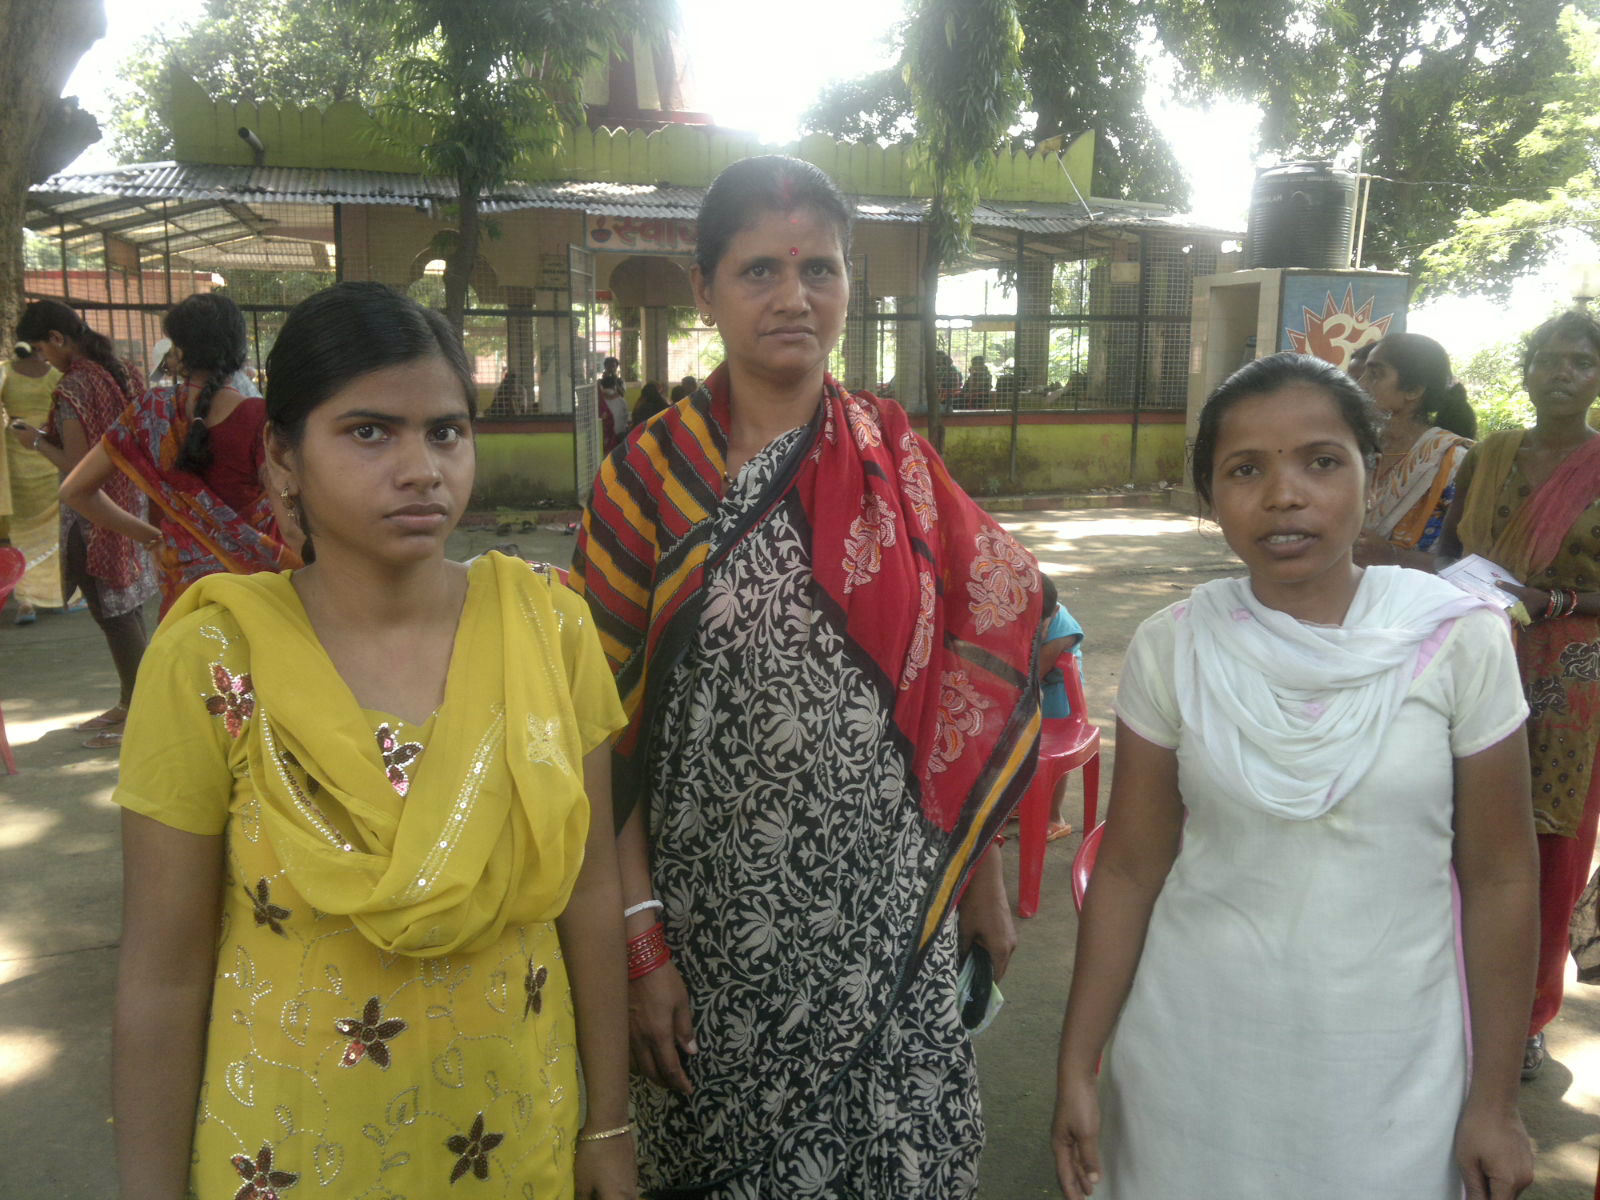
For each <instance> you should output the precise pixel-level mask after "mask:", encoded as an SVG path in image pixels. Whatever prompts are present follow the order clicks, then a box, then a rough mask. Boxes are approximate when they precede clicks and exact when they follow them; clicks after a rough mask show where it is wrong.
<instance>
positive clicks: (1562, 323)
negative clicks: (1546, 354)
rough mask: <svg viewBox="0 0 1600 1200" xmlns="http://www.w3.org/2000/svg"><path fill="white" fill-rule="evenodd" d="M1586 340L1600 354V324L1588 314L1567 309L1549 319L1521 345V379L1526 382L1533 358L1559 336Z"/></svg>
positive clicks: (1574, 309)
mask: <svg viewBox="0 0 1600 1200" xmlns="http://www.w3.org/2000/svg"><path fill="white" fill-rule="evenodd" d="M1563 335H1564V336H1567V337H1581V338H1588V339H1589V344H1590V345H1591V346H1593V347H1594V350H1595V353H1596V354H1600V322H1597V321H1596V320H1595V319H1594V318H1593V317H1591V316H1590V315H1589V314H1588V313H1586V312H1583V311H1581V310H1579V309H1576V308H1569V309H1568V310H1567V311H1566V312H1564V313H1562V314H1561V315H1560V316H1555V317H1551V318H1550V319H1549V320H1548V321H1546V322H1545V323H1544V324H1543V325H1540V326H1539V327H1538V328H1537V329H1535V330H1534V331H1533V332H1532V333H1530V334H1529V335H1528V336H1527V338H1526V339H1524V341H1523V343H1522V378H1523V380H1524V382H1526V380H1527V378H1528V368H1529V367H1531V366H1533V356H1534V355H1535V354H1537V353H1539V351H1541V350H1543V349H1544V348H1545V346H1547V345H1548V344H1549V343H1550V342H1552V341H1554V340H1555V339H1556V338H1558V337H1561V336H1563Z"/></svg>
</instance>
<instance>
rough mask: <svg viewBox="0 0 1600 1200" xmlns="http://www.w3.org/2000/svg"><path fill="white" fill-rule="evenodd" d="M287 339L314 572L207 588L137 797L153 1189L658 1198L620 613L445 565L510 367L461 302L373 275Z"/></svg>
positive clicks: (131, 905)
mask: <svg viewBox="0 0 1600 1200" xmlns="http://www.w3.org/2000/svg"><path fill="white" fill-rule="evenodd" d="M268 361H269V367H270V371H269V376H268V391H269V394H268V396H267V409H268V419H269V421H270V425H269V431H270V433H269V444H268V455H269V465H270V468H271V475H272V484H273V486H274V487H275V489H277V490H278V491H279V492H280V494H281V495H282V496H283V497H284V499H285V502H286V503H287V504H288V505H289V506H291V507H292V508H293V509H294V510H295V512H296V514H297V517H298V520H299V524H300V526H301V528H302V529H303V530H304V531H305V533H306V535H307V540H306V543H305V555H304V556H305V559H306V562H307V565H306V567H305V568H304V569H303V570H298V571H293V572H285V573H282V574H276V573H269V572H263V573H258V574H254V575H233V574H214V575H208V576H206V577H205V578H203V579H201V580H199V581H197V582H196V583H195V584H194V585H193V586H191V587H190V588H189V589H188V590H187V591H185V592H184V594H183V595H182V596H181V597H179V599H178V602H177V603H176V604H175V605H174V606H173V608H172V611H171V612H170V613H168V615H167V618H166V620H165V621H163V623H162V625H161V628H160V630H159V631H158V632H157V635H156V637H155V640H154V641H153V642H152V643H151V647H150V653H149V654H148V655H147V656H146V660H145V665H144V668H143V670H142V671H141V672H140V675H139V688H138V691H137V693H136V695H135V698H134V705H133V713H132V715H131V717H130V718H129V739H128V746H127V750H126V752H125V753H124V755H123V759H122V770H121V778H120V781H119V783H118V787H117V791H116V793H115V799H116V801H117V802H118V803H119V804H121V805H122V806H123V808H124V809H125V810H126V812H125V813H124V817H123V855H124V879H125V883H124V900H123V935H122V949H121V957H120V960H119V970H118V979H117V1001H116V1024H115V1033H114V1043H113V1049H114V1064H113V1071H114V1079H113V1107H114V1111H115V1114H116V1134H117V1159H118V1168H119V1173H120V1175H121V1179H122V1193H121V1194H122V1196H123V1198H124V1200H134V1198H135V1197H137V1198H140V1200H143V1198H145V1197H151V1198H153V1197H162V1198H163V1200H165V1198H170V1197H174V1196H179V1195H183V1194H184V1189H185V1186H186V1185H187V1187H188V1188H189V1189H190V1194H192V1195H194V1196H197V1197H198V1198H199V1200H224V1198H227V1197H254V1198H255V1200H267V1198H268V1197H272V1196H276V1195H278V1194H279V1193H280V1192H282V1191H283V1190H284V1189H287V1188H289V1187H291V1186H293V1185H296V1184H299V1185H303V1186H302V1187H301V1191H303V1192H319V1193H320V1194H324V1195H329V1196H338V1197H341V1200H356V1198H358V1197H359V1198H362V1200H379V1198H380V1197H381V1198H384V1200H388V1198H390V1197H394V1196H402V1195H403V1196H411V1197H433V1196H443V1195H446V1194H453V1193H451V1191H450V1187H451V1185H452V1184H455V1183H457V1182H458V1181H462V1182H464V1183H465V1186H466V1187H467V1188H468V1189H470V1190H471V1193H472V1194H473V1195H484V1196H496V1197H518V1198H521V1197H523V1196H527V1195H534V1196H539V1197H552V1198H554V1200H572V1197H574V1196H575V1195H576V1196H577V1197H578V1198H579V1200H633V1198H634V1197H635V1196H636V1194H637V1189H636V1188H635V1186H634V1184H635V1181H634V1168H633V1144H632V1139H631V1136H630V1133H631V1130H630V1125H629V1122H628V1114H627V1049H626V1047H627V1040H626V1014H625V1011H624V1007H623V1006H624V1003H625V998H626V992H625V988H626V983H625V980H624V976H623V946H622V912H621V903H620V890H619V886H618V881H617V860H616V849H615V840H614V837H613V833H612V825H611V806H610V799H609V784H608V774H609V769H610V751H609V749H608V741H609V738H610V735H611V733H612V732H613V731H614V730H616V729H617V728H619V727H620V726H621V724H622V714H621V711H620V709H619V707H618V704H617V695H616V687H615V684H614V683H613V682H612V680H611V677H610V673H609V671H608V670H607V669H606V664H605V659H604V656H603V655H602V653H601V650H600V646H599V643H598V641H597V639H596V637H595V633H594V624H593V622H592V621H591V620H590V618H589V614H588V610H587V609H586V608H585V606H584V604H583V602H582V600H580V599H579V598H578V597H577V596H575V595H573V594H572V593H571V592H569V591H567V590H566V589H565V588H564V587H562V586H560V585H559V584H556V583H554V582H552V581H551V580H549V579H547V578H545V577H544V576H541V575H539V574H537V573H535V572H534V571H533V570H532V569H531V568H529V566H528V565H527V564H526V563H524V562H522V561H521V560H520V559H512V558H506V557H504V556H502V555H499V554H494V553H491V554H488V555H485V556H483V557H482V558H480V559H478V560H476V561H475V562H474V563H473V564H472V565H471V566H470V567H468V566H464V565H462V564H459V563H454V562H450V561H448V560H447V559H446V558H445V556H444V546H445V539H446V537H447V536H448V535H449V533H450V531H451V530H452V529H453V528H454V527H455V524H456V521H457V520H458V519H459V518H460V516H461V513H462V511H463V509H464V508H465V506H466V503H467V499H468V497H469V495H470V493H471V490H472V480H473V469H474V448H473V439H472V418H473V405H474V400H475V397H476V391H475V389H474V387H473V383H472V373H471V369H470V367H469V366H468V363H467V358H466V354H465V352H464V351H463V349H462V347H461V342H460V339H459V338H458V337H457V335H456V334H455V333H454V332H453V331H452V330H451V329H450V327H449V326H448V325H447V324H446V323H445V321H444V319H443V318H442V317H440V316H439V315H438V314H437V313H433V312H430V311H428V310H426V309H424V308H422V306H421V305H419V304H417V303H416V301H414V300H411V299H408V298H406V297H404V296H401V295H399V294H398V293H396V292H393V291H391V290H389V289H388V288H385V287H383V286H382V285H379V284H372V283H346V284H340V285H338V286H337V287H334V288H330V289H329V290H327V291H325V292H321V293H318V294H317V295H315V296H313V297H311V298H310V299H308V300H306V301H304V302H303V303H302V304H300V305H298V306H297V307H296V308H295V309H294V311H293V312H291V313H290V314H289V317H288V319H287V320H286V321H285V322H284V326H283V331H282V332H281V333H280V334H279V336H278V341H277V344H276V345H275V346H274V348H273V351H272V354H271V357H270V358H269V360H268ZM580 1064H581V1066H582V1088H581V1089H580V1083H579V1066H580ZM583 1101H586V1106H584V1107H582V1108H580V1105H581V1104H582V1103H583ZM468 1176H470V1177H471V1178H470V1179H469V1178H468ZM295 1194H299V1193H298V1192H297V1193H295Z"/></svg>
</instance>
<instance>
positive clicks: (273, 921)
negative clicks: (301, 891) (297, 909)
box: [246, 879, 291, 937]
mask: <svg viewBox="0 0 1600 1200" xmlns="http://www.w3.org/2000/svg"><path fill="white" fill-rule="evenodd" d="M246 890H247V891H248V889H246ZM249 896H250V904H251V906H252V907H253V908H254V909H255V915H256V924H257V925H265V926H266V927H267V928H268V929H270V930H272V932H273V933H275V934H277V935H278V936H279V937H288V936H289V935H288V934H286V933H285V932H284V931H283V924H282V922H284V921H287V920H288V919H289V917H290V915H291V913H290V910H289V909H287V908H284V907H283V906H282V905H281V904H274V903H273V902H272V885H271V884H269V883H268V882H267V881H266V880H265V879H258V880H256V889H255V891H253V892H249Z"/></svg>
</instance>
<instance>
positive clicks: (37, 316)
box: [17, 300, 136, 400]
mask: <svg viewBox="0 0 1600 1200" xmlns="http://www.w3.org/2000/svg"><path fill="white" fill-rule="evenodd" d="M52 333H59V334H60V335H61V336H62V337H64V338H66V339H67V341H69V342H71V343H72V344H73V345H74V346H75V347H76V348H77V350H78V353H80V354H82V355H83V357H85V358H87V359H88V360H89V361H90V362H92V363H98V364H99V365H100V366H102V367H104V368H105V369H106V370H107V371H108V372H109V373H110V375H111V378H112V379H113V380H115V381H116V384H117V389H118V390H119V391H120V392H121V393H122V394H123V396H124V397H126V398H127V399H129V400H133V399H135V398H136V397H135V396H134V382H133V376H132V375H131V374H130V373H129V372H128V367H127V364H125V363H124V362H123V361H122V360H121V359H120V358H118V357H117V356H116V353H115V351H113V350H112V348H111V339H110V338H108V337H106V335H105V334H103V333H101V332H100V331H99V330H97V329H91V328H90V327H89V326H88V324H87V323H85V321H84V319H83V318H82V317H80V316H79V315H78V313H77V310H75V309H73V308H70V307H68V306H67V305H65V304H63V303H61V301H59V300H35V301H34V302H33V303H32V304H30V305H28V307H27V308H25V309H23V310H22V318H21V319H20V320H19V321H18V322H17V337H18V338H19V339H20V340H21V341H24V342H28V343H29V344H30V345H31V344H32V343H34V342H42V341H44V340H45V338H47V337H49V336H50V335H51V334H52Z"/></svg>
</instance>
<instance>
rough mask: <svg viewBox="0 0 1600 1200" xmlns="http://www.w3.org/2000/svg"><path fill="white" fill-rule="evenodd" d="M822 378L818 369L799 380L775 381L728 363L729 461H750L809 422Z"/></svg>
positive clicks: (813, 411)
mask: <svg viewBox="0 0 1600 1200" xmlns="http://www.w3.org/2000/svg"><path fill="white" fill-rule="evenodd" d="M822 376H823V371H822V369H821V368H820V367H819V368H818V369H817V370H816V371H815V372H814V373H812V374H809V375H806V376H805V377H804V378H802V379H799V380H795V381H788V380H785V381H775V380H772V379H768V378H766V377H764V376H762V375H760V374H759V373H756V372H751V371H746V370H743V369H741V368H740V367H738V366H737V365H735V364H733V363H729V364H728V391H729V394H730V395H731V396H732V398H733V403H732V408H731V412H730V415H729V425H730V428H729V430H728V446H729V451H730V453H729V458H730V459H734V458H739V459H741V460H742V459H747V458H750V457H751V456H753V455H755V454H758V453H760V452H761V451H762V450H763V449H765V448H766V446H767V445H768V444H770V443H771V442H772V440H773V439H774V438H777V437H781V436H782V435H783V434H785V433H788V432H789V430H791V429H795V428H797V427H798V426H801V425H804V424H805V423H806V422H807V421H809V420H810V419H811V416H812V414H813V413H815V412H816V411H817V405H818V404H820V403H822Z"/></svg>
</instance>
